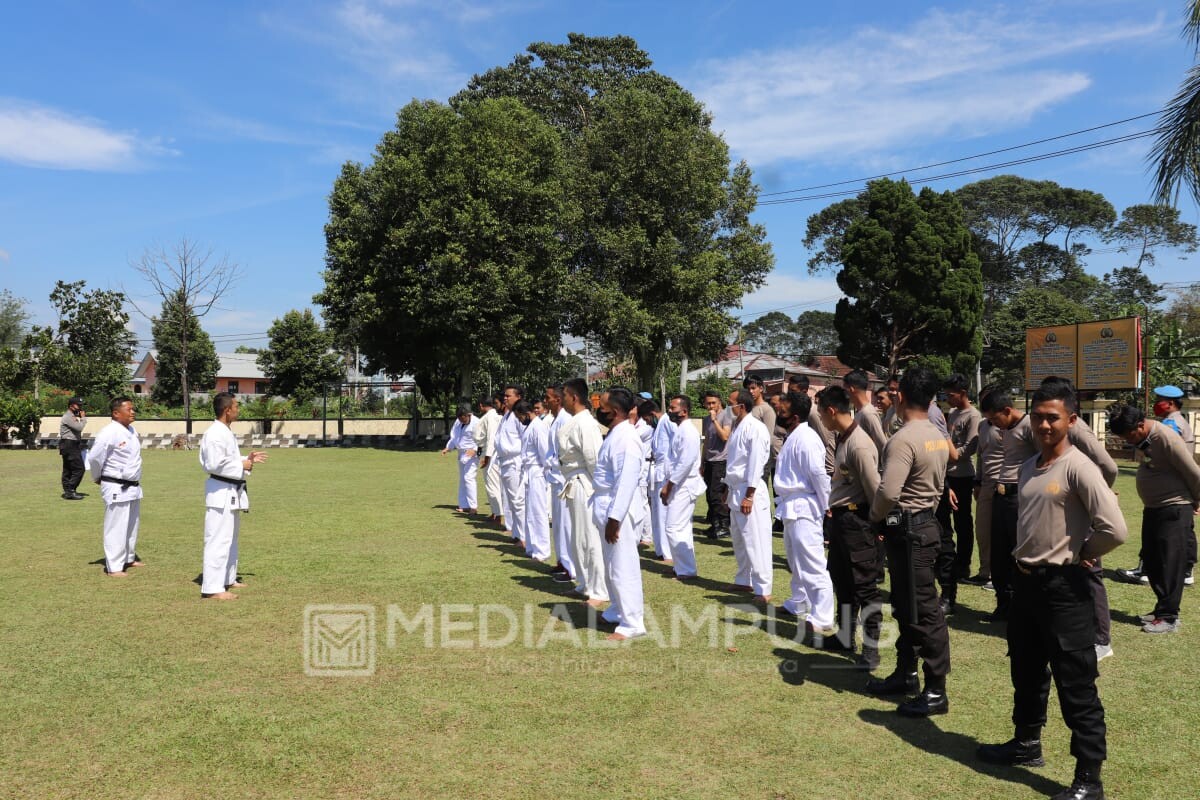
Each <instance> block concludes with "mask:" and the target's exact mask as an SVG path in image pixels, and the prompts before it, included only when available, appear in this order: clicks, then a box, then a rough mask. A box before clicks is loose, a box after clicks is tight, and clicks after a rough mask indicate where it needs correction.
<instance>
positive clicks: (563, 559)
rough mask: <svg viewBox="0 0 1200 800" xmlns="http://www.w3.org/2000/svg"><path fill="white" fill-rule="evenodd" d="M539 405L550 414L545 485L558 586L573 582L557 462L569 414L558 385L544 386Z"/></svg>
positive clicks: (568, 530)
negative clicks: (548, 491) (560, 441)
mask: <svg viewBox="0 0 1200 800" xmlns="http://www.w3.org/2000/svg"><path fill="white" fill-rule="evenodd" d="M542 402H543V403H545V404H546V408H548V409H549V410H550V414H551V421H550V458H549V459H548V460H547V463H546V482H547V483H548V484H550V525H551V532H552V533H553V534H554V555H555V557H556V558H557V559H558V563H556V564H555V565H554V570H553V571H552V573H551V574H552V575H553V577H554V580H556V581H558V582H559V583H572V582H574V580H575V559H574V557H573V556H572V554H571V516H570V515H569V514H568V513H567V501H566V500H564V499H563V496H562V490H563V485H564V484H565V481H564V479H563V473H562V467H561V466H560V464H559V461H558V432H559V431H561V430H562V429H563V426H564V425H566V424H567V423H568V422H569V421H570V420H571V415H570V414H569V413H568V412H567V410H566V409H565V408H563V387H562V385H561V384H554V385H552V386H547V387H546V393H545V395H544V396H543V397H542Z"/></svg>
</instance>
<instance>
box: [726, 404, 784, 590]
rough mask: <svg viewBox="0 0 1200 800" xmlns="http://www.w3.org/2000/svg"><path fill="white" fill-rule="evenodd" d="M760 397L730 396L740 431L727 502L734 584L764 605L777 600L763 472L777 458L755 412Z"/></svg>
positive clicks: (730, 460) (733, 438)
mask: <svg viewBox="0 0 1200 800" xmlns="http://www.w3.org/2000/svg"><path fill="white" fill-rule="evenodd" d="M753 405H754V396H753V395H751V394H750V391H749V390H748V389H739V390H738V391H736V392H734V393H733V394H731V395H730V396H729V408H730V410H731V411H733V417H734V420H735V422H734V429H733V433H731V434H730V435H729V444H728V446H727V447H726V450H725V504H726V505H727V506H728V507H729V522H730V538H731V539H732V541H733V556H734V560H735V561H736V562H737V575H736V576H735V577H734V579H733V588H734V590H736V591H740V592H753V593H754V595H755V599H756V600H757V601H758V602H760V603H764V604H765V603H767V602H768V601H770V599H771V585H772V582H773V580H774V562H773V555H772V552H771V498H770V496H769V495H768V494H767V484H766V482H765V481H764V480H763V470H764V469H766V466H767V459H769V458H770V457H771V433H770V431H768V430H767V426H766V425H764V424H763V423H762V422H761V421H759V420H758V419H757V418H756V417H755V416H754V415H752V414H751V413H750V409H751V408H752V407H753Z"/></svg>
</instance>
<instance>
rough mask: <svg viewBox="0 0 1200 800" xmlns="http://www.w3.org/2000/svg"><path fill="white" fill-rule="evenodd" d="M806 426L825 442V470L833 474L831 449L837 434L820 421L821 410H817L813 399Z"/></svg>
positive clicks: (833, 446) (834, 445) (834, 444)
mask: <svg viewBox="0 0 1200 800" xmlns="http://www.w3.org/2000/svg"><path fill="white" fill-rule="evenodd" d="M808 427H810V428H812V429H813V430H814V431H816V433H817V435H818V436H820V437H821V441H822V442H824V443H825V472H827V473H829V475H833V469H834V467H833V461H834V457H833V451H834V449H835V448H836V446H837V435H836V434H834V432H833V431H831V430H829V429H828V428H826V427H825V424H824V423H823V422H821V412H820V411H818V410H817V404H816V401H813V405H812V411H809V412H808Z"/></svg>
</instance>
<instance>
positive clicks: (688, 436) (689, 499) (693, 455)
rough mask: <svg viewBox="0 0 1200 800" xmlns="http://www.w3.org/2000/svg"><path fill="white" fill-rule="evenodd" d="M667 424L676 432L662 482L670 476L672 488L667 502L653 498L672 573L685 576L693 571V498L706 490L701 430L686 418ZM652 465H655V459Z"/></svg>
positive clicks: (694, 556)
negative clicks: (660, 515) (661, 513)
mask: <svg viewBox="0 0 1200 800" xmlns="http://www.w3.org/2000/svg"><path fill="white" fill-rule="evenodd" d="M659 424H660V425H661V424H662V423H661V422H660V423H659ZM667 424H668V425H671V426H673V427H674V428H675V433H674V435H673V436H672V437H671V449H670V452H669V453H668V455H667V463H668V464H669V465H670V471H669V472H668V473H667V476H666V479H665V480H664V481H663V482H664V483H666V480H670V481H671V484H672V489H671V494H670V496H669V497H668V498H667V500H668V504H667V505H666V506H664V505H663V504H662V500H661V498H655V501H656V504H657V505H658V506H659V507H660V508H662V509H664V512H665V513H664V517H665V531H664V535H665V537H666V547H667V548H668V552H669V553H670V554H671V560H672V561H674V562H675V574H676V575H679V576H680V577H685V578H686V577H692V576H694V575H695V574H696V544H695V541H694V539H693V536H692V516H693V515H694V514H695V512H696V499H697V498H699V497H700V495H702V494H704V492H705V490H706V487H705V485H704V478H702V477H700V431H698V430H696V426H695V425H693V424H692V423H691V420H686V419H685V420H684V421H683V423H682V424H680V425H675V424H674V423H672V422H668V423H667ZM655 466H658V462H657V461H655Z"/></svg>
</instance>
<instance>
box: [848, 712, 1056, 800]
mask: <svg viewBox="0 0 1200 800" xmlns="http://www.w3.org/2000/svg"><path fill="white" fill-rule="evenodd" d="M951 713H954V712H953V709H951ZM858 716H859V718H860V719H861V720H862V721H863V722H866V723H868V724H870V725H877V726H879V727H881V728H884V729H886V730H888V731H890V732H891V733H893V734H895V735H896V736H897V737H899V738H900V739H903V740H904V741H905V742H907V743H908V744H910V745H912V746H913V747H915V748H917V749H918V750H923V751H925V752H926V753H932V754H933V755H937V756H941V757H942V758H945V759H948V760H950V761H955V762H957V763H959V764H962V765H963V766H964V767H969V768H970V769H973V770H975V771H976V772H978V773H980V774H981V775H987V776H988V777H991V778H995V779H997V780H1001V781H1007V782H1009V783H1018V784H1021V785H1023V786H1028V787H1029V788H1030V789H1032V790H1033V791H1035V792H1037V793H1039V794H1041V795H1043V796H1048V795H1051V794H1054V793H1055V792H1057V791H1059V790H1060V789H1061V788H1062V786H1061V785H1060V784H1058V783H1056V782H1054V781H1052V780H1050V779H1049V778H1045V777H1042V776H1041V775H1038V774H1037V773H1036V772H1031V771H1029V770H1027V769H1020V768H1017V767H1002V766H997V765H994V764H987V763H984V762H982V761H980V760H979V759H978V758H977V757H976V755H975V750H976V748H978V747H979V740H978V739H976V738H975V737H973V736H966V735H964V734H961V733H953V732H951V731H944V730H942V729H941V728H939V727H938V726H937V725H936V724H935V723H934V722H933V720H930V719H909V718H907V717H902V716H900V715H899V714H896V713H895V712H892V711H880V710H878V709H874V708H864V709H863V710H862V711H859V712H858Z"/></svg>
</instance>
